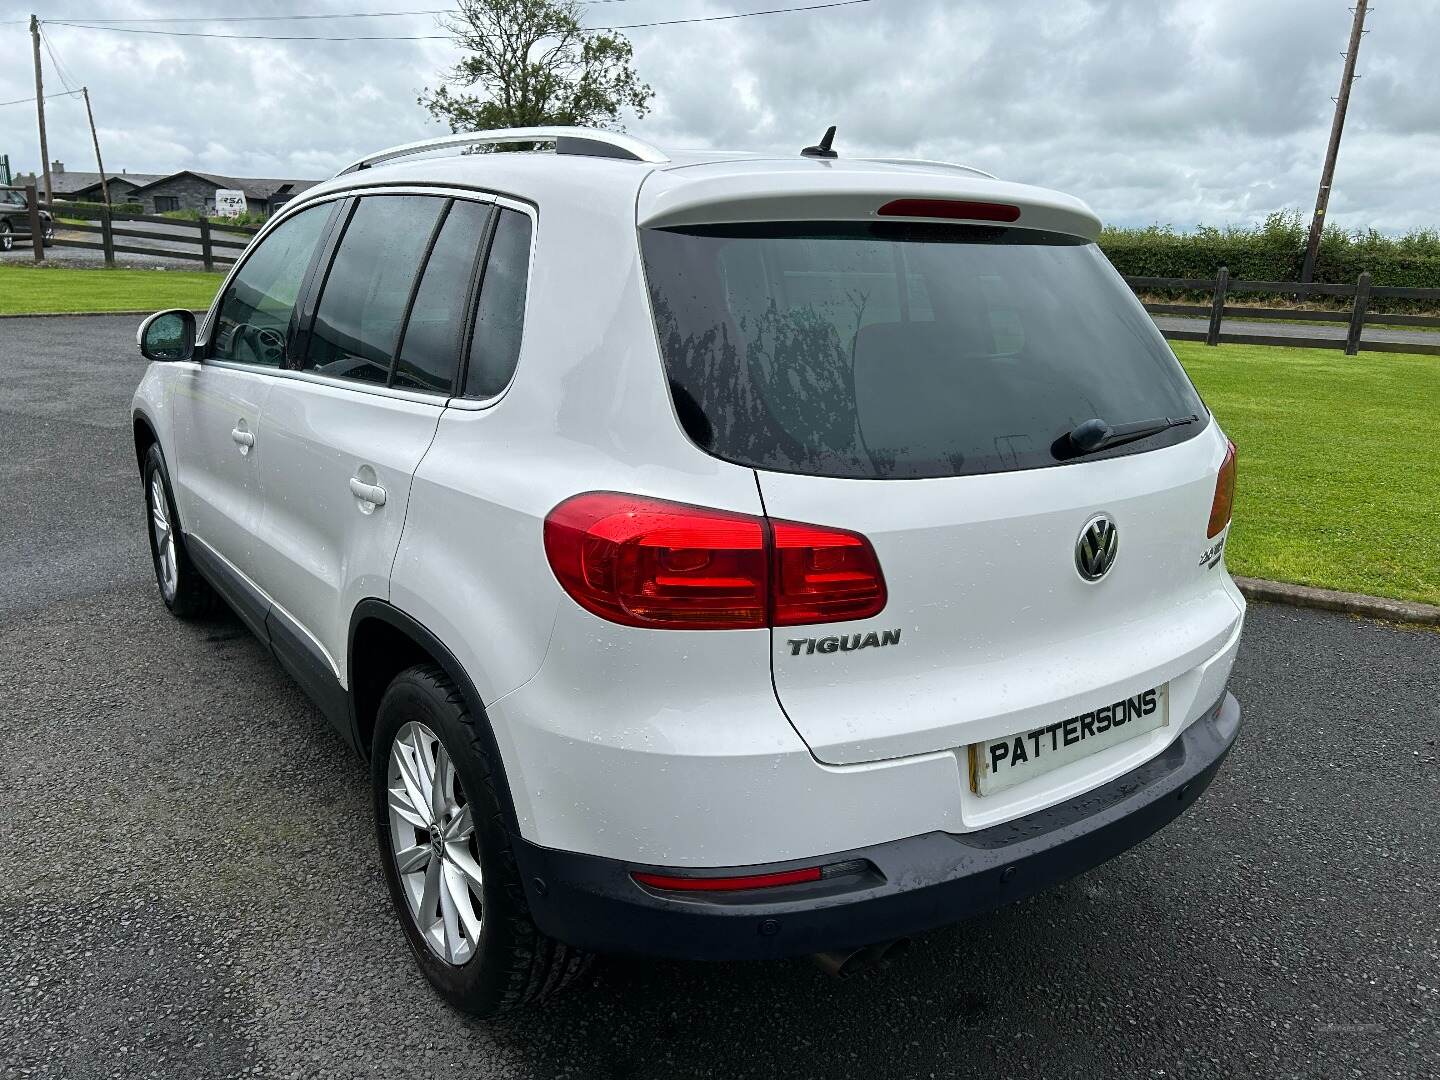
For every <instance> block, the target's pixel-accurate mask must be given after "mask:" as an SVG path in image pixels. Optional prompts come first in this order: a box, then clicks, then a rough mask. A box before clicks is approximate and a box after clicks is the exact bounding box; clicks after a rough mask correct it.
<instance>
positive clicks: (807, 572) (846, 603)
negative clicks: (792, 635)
mask: <svg viewBox="0 0 1440 1080" xmlns="http://www.w3.org/2000/svg"><path fill="white" fill-rule="evenodd" d="M772 537H773V542H774V545H775V559H774V563H773V565H774V567H775V578H774V587H773V590H772V601H773V603H772V607H771V617H772V619H773V620H774V621H773V622H772V623H771V625H772V626H801V625H803V624H805V623H824V622H845V621H847V620H850V619H868V618H870V617H871V616H872V615H878V614H880V612H881V611H883V610H884V608H885V578H884V577H883V576H882V575H881V573H880V562H879V560H878V559H876V558H875V550H874V548H872V547H871V546H870V541H868V540H866V539H865V537H863V536H861V535H860V534H859V533H852V532H845V531H843V530H841V529H822V528H820V527H819V526H816V525H800V524H798V523H796V522H793V521H776V522H774V523H773V526H772Z"/></svg>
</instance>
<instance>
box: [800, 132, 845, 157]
mask: <svg viewBox="0 0 1440 1080" xmlns="http://www.w3.org/2000/svg"><path fill="white" fill-rule="evenodd" d="M834 141H835V125H834V124H831V125H830V127H829V129H828V130H827V131H826V132H825V137H824V138H823V139H821V140H820V145H819V146H807V147H805V149H804V150H801V151H800V156H801V157H818V158H838V157H839V156H840V155H839V154H837V153H836V152H835V151H834V150H831V149H830V144H831V143H833V142H834Z"/></svg>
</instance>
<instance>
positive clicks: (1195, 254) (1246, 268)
mask: <svg viewBox="0 0 1440 1080" xmlns="http://www.w3.org/2000/svg"><path fill="white" fill-rule="evenodd" d="M1307 232H1308V229H1307V228H1306V226H1305V225H1304V224H1303V223H1302V219H1301V214H1300V212H1299V211H1298V210H1291V211H1283V212H1280V213H1276V214H1271V215H1270V216H1269V217H1268V218H1266V220H1265V222H1264V224H1262V225H1255V226H1250V227H1248V228H1235V227H1232V228H1228V229H1213V228H1199V229H1196V230H1195V231H1194V232H1191V233H1177V232H1175V231H1174V230H1173V229H1171V228H1170V227H1169V226H1151V227H1149V228H1146V229H1106V230H1105V232H1104V233H1103V234H1102V235H1101V237H1100V246H1101V248H1103V249H1104V251H1105V254H1106V255H1107V256H1109V258H1110V261H1111V262H1113V263H1114V264H1115V266H1116V267H1117V268H1118V269H1119V270H1120V272H1121V273H1122V274H1126V275H1129V276H1132V277H1185V278H1213V277H1214V276H1215V271H1216V270H1217V269H1218V268H1219V267H1221V266H1226V267H1229V269H1230V278H1231V280H1235V279H1237V278H1238V279H1244V280H1249V281H1297V280H1299V277H1300V267H1301V264H1302V263H1303V262H1304V259H1305V241H1306V236H1307ZM1366 270H1368V271H1369V272H1370V276H1371V280H1372V281H1373V283H1374V284H1376V285H1396V286H1400V287H1403V288H1428V289H1433V288H1440V232H1436V231H1435V230H1429V229H1427V230H1423V231H1420V232H1413V233H1409V234H1408V235H1405V236H1401V237H1389V236H1384V235H1382V234H1380V233H1377V232H1374V231H1370V232H1361V233H1346V232H1344V231H1343V230H1340V229H1327V230H1326V232H1325V235H1324V237H1323V238H1322V239H1321V242H1320V255H1319V258H1318V259H1317V260H1316V264H1315V280H1316V281H1320V282H1328V283H1332V284H1337V285H1353V284H1354V283H1355V279H1356V278H1358V277H1359V276H1360V274H1361V272H1362V271H1366Z"/></svg>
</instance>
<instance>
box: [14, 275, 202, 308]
mask: <svg viewBox="0 0 1440 1080" xmlns="http://www.w3.org/2000/svg"><path fill="white" fill-rule="evenodd" d="M222 276H223V275H221V274H207V273H205V272H204V271H200V270H103V269H97V270H84V269H73V268H65V267H50V266H25V265H9V264H7V265H0V315H22V314H30V313H39V312H54V313H57V314H59V313H63V312H67V311H158V310H160V309H162V308H172V307H188V308H204V307H209V306H210V301H211V299H212V298H213V297H214V295H215V290H216V289H218V288H219V287H220V279H221V277H222Z"/></svg>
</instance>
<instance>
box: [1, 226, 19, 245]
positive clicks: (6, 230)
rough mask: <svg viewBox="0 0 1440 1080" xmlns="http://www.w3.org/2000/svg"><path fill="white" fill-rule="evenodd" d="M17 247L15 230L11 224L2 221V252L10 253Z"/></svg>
mask: <svg viewBox="0 0 1440 1080" xmlns="http://www.w3.org/2000/svg"><path fill="white" fill-rule="evenodd" d="M14 247H15V230H14V228H12V227H11V225H10V222H8V221H0V251H10V250H11V249H13V248H14Z"/></svg>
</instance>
